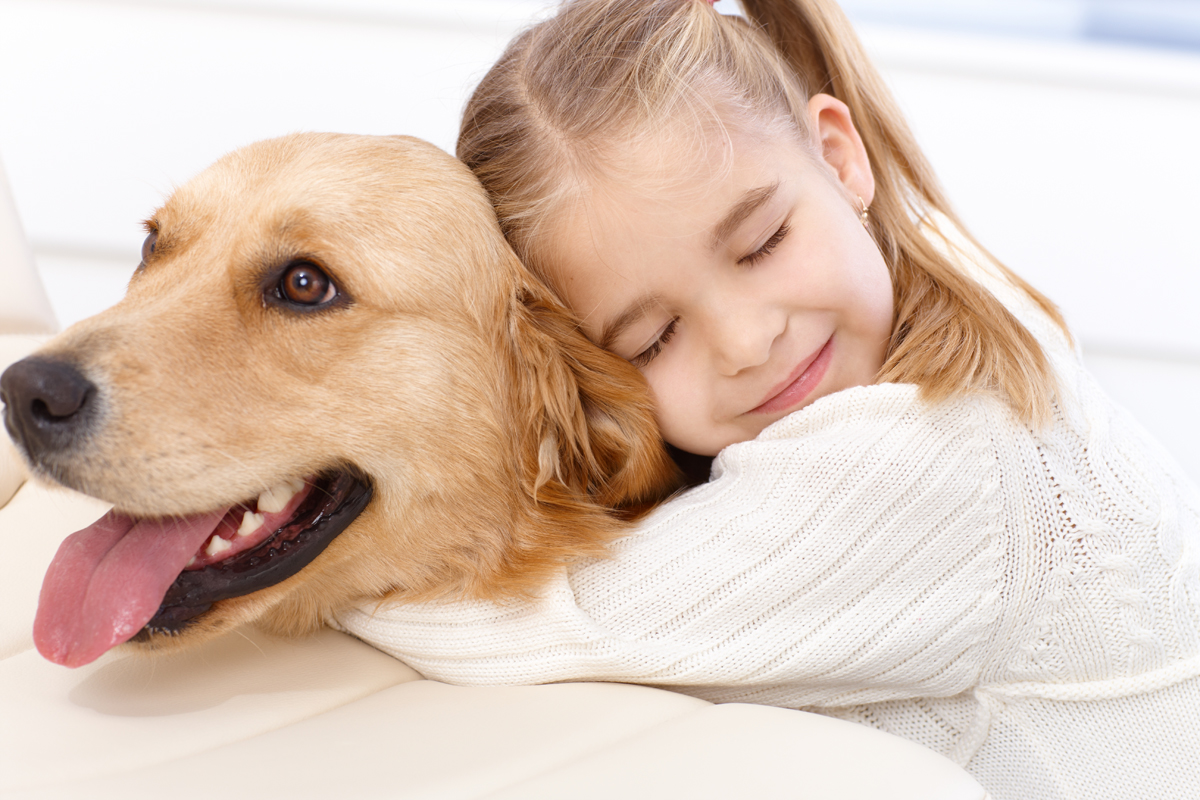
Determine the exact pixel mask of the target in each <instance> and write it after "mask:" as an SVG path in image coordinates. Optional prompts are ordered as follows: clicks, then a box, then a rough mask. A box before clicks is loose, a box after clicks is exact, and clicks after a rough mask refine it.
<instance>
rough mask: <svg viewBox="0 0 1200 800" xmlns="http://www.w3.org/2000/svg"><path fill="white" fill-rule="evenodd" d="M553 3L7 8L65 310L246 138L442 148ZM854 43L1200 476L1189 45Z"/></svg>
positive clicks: (1196, 167) (905, 37)
mask: <svg viewBox="0 0 1200 800" xmlns="http://www.w3.org/2000/svg"><path fill="white" fill-rule="evenodd" d="M548 2H549V0H527V1H525V2H520V1H519V0H439V1H438V2H437V3H433V2H426V1H425V0H341V1H340V2H335V0H247V2H236V0H140V2H139V1H138V0H125V1H124V2H118V1H117V0H0V157H2V158H3V159H4V161H5V164H6V166H7V169H8V173H9V177H10V179H11V182H12V188H13V193H14V195H15V197H16V201H17V204H18V207H19V210H20V212H21V215H22V217H23V220H24V223H25V226H26V228H27V230H28V232H29V235H30V237H31V239H32V242H33V246H34V250H35V253H36V255H37V258H38V261H39V265H40V267H41V269H42V272H43V275H44V277H45V279H46V281H47V283H48V285H49V289H50V292H51V298H52V301H53V302H54V303H55V305H56V308H57V310H58V313H59V316H60V319H61V320H62V321H63V322H70V321H72V320H74V319H77V318H79V317H81V316H84V315H86V314H90V313H92V312H94V311H95V310H98V309H99V308H102V307H104V306H106V305H108V304H110V303H111V302H113V301H115V300H116V299H117V298H118V297H119V296H120V293H121V291H122V286H123V283H124V280H125V279H126V277H127V276H128V275H129V273H130V272H131V271H132V268H133V266H134V264H136V262H137V260H138V256H137V253H138V249H139V247H140V243H141V239H142V233H141V230H140V228H139V224H138V223H139V221H140V220H141V219H142V218H144V217H145V216H147V215H148V214H149V213H150V212H151V211H152V209H153V208H154V207H155V205H156V204H157V203H158V202H159V201H160V200H161V199H162V198H163V197H164V196H165V195H166V194H167V193H169V192H170V190H171V187H172V186H173V185H176V184H177V183H179V182H181V181H183V180H185V179H186V178H187V177H189V176H190V175H191V174H193V173H194V172H196V171H198V170H199V169H200V168H202V167H203V166H204V165H206V164H207V163H209V162H210V161H212V160H213V159H214V158H216V157H217V156H219V155H220V154H221V153H223V152H226V151H228V150H230V149H232V148H235V147H237V146H239V145H241V144H244V143H246V142H249V141H253V140H255V139H258V138H262V137H266V136H274V135H279V134H283V133H287V132H290V131H295V130H338V131H350V132H361V133H409V134H413V135H416V136H421V137H423V138H426V139H429V140H431V141H433V142H434V143H435V144H438V145H440V146H442V147H443V148H446V149H452V147H453V141H454V135H455V131H456V127H457V118H458V114H459V111H460V109H461V106H462V103H463V101H464V100H465V97H466V94H467V92H468V91H469V89H470V87H471V86H472V85H473V84H474V82H475V81H476V80H478V78H479V77H480V76H481V74H482V72H483V71H484V70H485V69H486V68H487V66H488V65H489V64H490V63H491V61H492V60H493V59H494V58H495V57H496V55H498V54H499V52H500V50H501V48H502V47H503V45H504V43H505V42H506V41H507V40H508V38H509V37H510V36H511V35H512V33H513V32H515V31H516V30H517V29H518V28H519V27H520V26H521V25H522V24H524V23H525V22H526V21H527V20H529V19H531V18H532V17H534V16H536V15H537V14H539V13H544V9H545V8H546V7H547V4H548ZM727 4H728V0H725V2H723V4H722V5H727ZM862 33H863V36H864V39H865V41H866V44H867V46H868V49H869V50H870V51H871V52H872V54H873V56H874V57H875V59H876V61H877V63H878V64H879V66H880V67H881V69H882V70H883V71H884V74H885V76H886V77H887V79H888V80H889V82H890V84H891V85H892V87H893V89H894V91H895V92H896V94H897V97H898V99H899V101H900V103H901V105H902V106H903V107H904V108H905V110H906V112H907V113H908V114H909V116H910V120H911V122H912V124H913V126H914V128H915V130H916V133H917V135H918V138H919V139H920V141H921V142H922V143H923V145H924V146H925V148H926V150H927V152H928V153H929V155H930V157H931V158H932V160H933V162H934V164H935V166H936V167H937V168H938V170H939V173H940V174H941V176H942V178H943V180H944V182H945V184H946V186H947V188H948V190H949V193H950V196H951V197H952V198H953V199H954V201H955V202H956V204H957V206H958V207H959V209H960V211H961V212H962V214H963V216H964V217H965V219H966V220H967V222H968V223H969V224H970V225H971V226H972V228H973V229H974V231H975V232H976V233H977V234H978V235H979V237H980V238H981V239H982V240H983V241H984V243H985V244H987V245H988V246H989V247H991V248H992V249H993V250H994V251H995V252H996V253H997V254H998V255H1000V256H1001V257H1002V258H1003V259H1004V260H1006V261H1007V262H1008V263H1009V264H1010V266H1012V267H1014V268H1015V269H1016V270H1017V271H1018V272H1020V273H1021V274H1023V275H1025V276H1026V277H1027V278H1029V279H1030V280H1031V281H1032V282H1033V283H1034V284H1035V285H1037V286H1038V287H1039V288H1041V289H1043V290H1044V291H1046V292H1047V293H1048V294H1049V295H1050V296H1051V297H1052V298H1054V299H1055V300H1056V301H1057V302H1059V303H1060V304H1061V305H1062V307H1063V309H1064V310H1065V311H1066V313H1067V315H1068V318H1069V319H1070V321H1071V323H1072V325H1073V328H1074V330H1075V333H1076V334H1077V336H1078V338H1079V339H1080V340H1081V341H1082V343H1083V345H1084V347H1085V352H1086V353H1087V355H1088V359H1089V362H1090V363H1091V364H1092V366H1093V368H1094V369H1095V370H1096V371H1097V373H1098V375H1099V376H1100V377H1101V378H1102V380H1104V381H1106V383H1107V384H1108V386H1109V388H1110V391H1112V392H1113V393H1114V394H1115V395H1116V396H1117V397H1118V399H1121V400H1122V401H1123V402H1126V403H1127V404H1128V405H1130V406H1131V407H1133V408H1134V409H1135V412H1136V413H1138V414H1139V415H1140V416H1141V417H1142V418H1143V421H1144V422H1146V423H1147V425H1148V426H1149V427H1151V428H1152V429H1155V430H1156V432H1157V433H1158V434H1159V435H1160V437H1161V438H1163V439H1164V440H1165V441H1166V443H1167V444H1168V446H1169V447H1173V448H1174V449H1175V452H1176V454H1177V455H1178V456H1179V457H1180V459H1181V460H1183V461H1184V462H1185V463H1186V465H1187V466H1188V467H1189V468H1190V469H1191V470H1192V472H1193V474H1194V475H1196V476H1197V477H1200V424H1198V423H1195V422H1193V421H1192V417H1193V415H1192V413H1191V409H1192V406H1193V405H1194V404H1195V402H1194V401H1195V398H1196V397H1197V396H1198V395H1197V390H1198V389H1200V325H1198V324H1197V322H1196V318H1197V315H1196V313H1195V311H1194V309H1193V306H1194V305H1195V300H1194V299H1193V298H1196V297H1200V269H1197V267H1198V266H1200V256H1197V254H1196V249H1195V247H1194V245H1193V239H1194V232H1195V231H1196V230H1197V224H1196V222H1195V217H1196V215H1197V211H1198V206H1200V203H1198V202H1197V200H1196V199H1195V195H1194V191H1195V187H1196V186H1200V150H1198V149H1197V148H1196V147H1195V142H1196V140H1197V138H1198V137H1197V134H1198V132H1200V57H1198V56H1196V55H1188V54H1184V53H1162V52H1153V51H1148V50H1141V51H1140V50H1136V49H1128V48H1118V47H1104V46H1097V45H1084V44H1073V43H1069V42H1054V41H1049V40H1021V39H1003V38H988V37H983V36H968V35H963V34H951V33H945V32H942V33H920V32H914V31H911V30H907V31H906V30H902V29H888V28H882V27H866V28H863V29H862Z"/></svg>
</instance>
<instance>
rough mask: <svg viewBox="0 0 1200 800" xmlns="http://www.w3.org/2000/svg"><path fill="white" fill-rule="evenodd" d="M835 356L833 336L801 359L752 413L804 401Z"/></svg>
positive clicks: (783, 407)
mask: <svg viewBox="0 0 1200 800" xmlns="http://www.w3.org/2000/svg"><path fill="white" fill-rule="evenodd" d="M832 356H833V337H832V336H831V337H830V338H829V339H828V340H827V341H826V342H825V344H823V345H822V346H821V349H820V350H818V351H817V352H816V353H814V354H812V355H811V356H809V357H808V358H806V359H804V361H801V362H800V363H799V364H798V365H797V366H796V369H795V370H793V371H792V374H791V375H789V376H788V378H787V380H786V381H784V382H783V384H781V385H780V386H777V387H775V388H774V389H772V390H771V394H769V395H767V399H766V400H764V401H763V403H762V405H760V406H758V407H757V408H753V409H751V410H750V412H749V413H751V414H774V413H775V412H777V411H786V410H788V409H791V408H795V407H796V406H798V405H799V404H800V403H802V402H804V398H806V397H808V396H809V395H810V394H812V391H813V389H816V388H817V385H818V384H820V383H821V379H822V378H824V377H825V370H826V368H827V367H828V366H829V360H830V358H831V357H832Z"/></svg>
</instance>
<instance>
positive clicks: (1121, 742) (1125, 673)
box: [338, 251, 1200, 800]
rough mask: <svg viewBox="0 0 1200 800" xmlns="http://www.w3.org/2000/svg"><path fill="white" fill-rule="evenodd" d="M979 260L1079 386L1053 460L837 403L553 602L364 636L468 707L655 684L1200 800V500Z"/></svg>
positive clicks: (1125, 789) (970, 410) (917, 408)
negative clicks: (478, 687) (572, 688)
mask: <svg viewBox="0 0 1200 800" xmlns="http://www.w3.org/2000/svg"><path fill="white" fill-rule="evenodd" d="M956 252H958V251H956ZM968 260H969V261H971V262H972V263H970V264H968V265H967V268H968V269H970V270H972V273H973V274H975V275H976V276H977V277H978V278H979V279H980V280H981V281H983V282H984V283H985V285H987V286H988V287H989V288H990V289H991V290H992V291H993V292H994V293H995V294H996V295H997V297H999V299H1000V300H1001V301H1002V302H1004V303H1005V304H1006V305H1007V306H1008V307H1009V308H1010V309H1011V310H1012V311H1013V312H1014V313H1015V314H1016V315H1017V316H1018V317H1019V318H1020V319H1021V320H1022V322H1024V323H1025V324H1026V326H1027V327H1028V328H1029V329H1030V330H1031V332H1033V333H1034V335H1035V336H1037V337H1038V339H1039V340H1040V341H1041V343H1042V345H1043V347H1044V348H1045V349H1046V351H1047V353H1048V354H1049V355H1050V357H1051V360H1052V362H1053V365H1054V368H1055V371H1056V373H1057V374H1058V377H1059V380H1060V382H1061V386H1062V390H1061V396H1060V397H1059V398H1058V402H1057V403H1056V405H1055V415H1054V419H1053V420H1052V422H1051V423H1050V424H1048V425H1046V426H1045V427H1044V428H1043V429H1041V430H1039V431H1038V432H1037V433H1036V434H1035V433H1032V432H1030V431H1029V430H1028V429H1027V428H1025V427H1024V426H1023V425H1021V424H1020V423H1019V422H1018V421H1017V419H1016V418H1015V417H1014V415H1013V414H1012V412H1011V411H1010V410H1009V408H1008V407H1007V406H1006V405H1005V404H1004V403H1003V402H1002V401H1001V400H999V399H997V398H994V397H990V396H983V395H977V396H968V397H963V398H959V399H956V400H953V401H950V402H947V403H943V404H941V405H938V406H934V407H930V406H928V405H925V404H924V403H922V402H921V401H920V400H919V399H918V396H917V391H916V389H915V387H912V386H905V385H880V386H870V387H861V388H857V389H851V390H848V391H844V392H839V393H837V394H835V395H832V396H829V397H826V398H823V399H821V400H819V401H817V402H815V403H813V404H812V405H811V406H809V407H808V408H805V409H802V410H801V411H798V412H796V413H795V414H792V415H790V416H788V417H787V418H785V419H783V420H780V421H779V422H777V423H775V424H774V425H772V426H771V427H769V428H768V429H767V430H765V431H764V432H763V433H762V434H761V435H760V436H759V437H758V438H757V439H755V440H754V441H750V442H743V443H741V444H736V445H733V446H731V447H729V448H726V449H725V450H724V451H723V452H722V453H721V454H720V455H719V456H718V457H717V459H716V461H715V462H714V466H713V479H712V481H711V482H710V483H708V484H705V485H703V486H700V487H697V488H695V489H693V490H691V491H689V492H688V493H686V494H685V495H683V496H681V497H679V498H677V499H675V500H672V501H671V502H669V503H667V504H665V505H664V506H662V507H661V508H659V509H658V510H657V511H656V512H655V513H654V514H653V515H652V516H650V517H649V518H648V519H647V520H646V521H645V522H644V523H643V524H642V525H640V526H639V528H638V529H637V531H636V532H635V533H634V534H633V535H631V536H629V537H627V538H625V539H623V540H622V541H620V542H619V543H617V545H616V546H615V547H614V548H613V552H612V557H611V558H609V559H604V560H592V561H586V562H583V563H580V564H576V565H572V566H571V567H570V568H568V569H565V570H564V571H563V572H562V574H561V575H560V576H559V577H558V579H557V580H556V581H555V582H554V583H553V585H551V586H550V587H549V588H548V590H547V592H546V594H545V596H544V598H543V599H542V600H541V601H540V602H537V603H530V604H511V605H494V604H489V603H480V602H470V603H445V604H421V605H396V606H385V607H382V608H378V609H376V608H375V607H363V608H361V609H357V610H354V611H351V612H348V613H346V614H344V615H342V616H341V617H340V618H339V620H338V624H339V626H340V627H342V628H343V629H345V630H347V631H349V632H351V633H353V634H355V635H357V636H359V637H361V638H363V639H365V640H366V641H368V642H370V643H371V644H374V645H375V646H376V647H379V648H380V649H382V650H384V651H386V652H388V653H391V654H393V655H394V656H396V657H397V658H400V659H402V660H404V661H405V662H406V663H408V664H410V665H411V666H413V667H414V668H415V669H417V670H418V671H420V672H421V673H422V674H424V675H425V676H427V677H429V678H434V679H437V680H442V681H447V682H450V683H458V684H512V683H516V684H531V683H546V682H551V681H568V680H611V681H625V682H636V683H647V684H654V685H658V686H662V687H666V688H671V689H675V690H678V691H682V692H686V693H688V694H693V695H696V696H698V697H703V698H706V699H709V700H713V701H718V702H729V701H740V702H753V703H767V704H772V705H780V706H786V707H791V708H804V709H807V710H811V711H818V712H821V713H825V714H829V715H832V716H837V717H841V718H843V719H849V720H854V721H857V722H861V723H864V724H868V725H872V726H874V727H877V728H881V729H883V730H886V731H889V732H892V733H895V734H898V735H900V736H903V737H905V738H908V739H912V740H915V741H917V742H920V743H922V744H924V745H926V746H928V747H930V748H932V749H934V750H936V751H938V752H941V753H943V754H945V755H948V756H950V757H951V758H953V759H955V760H956V761H957V762H958V763H960V764H962V765H964V766H965V767H966V768H967V770H968V771H970V772H971V773H972V774H973V775H974V776H975V777H976V778H977V779H978V780H979V781H980V782H981V783H982V784H983V785H984V786H985V787H986V788H987V789H988V791H989V792H990V793H991V794H992V795H993V797H994V798H996V800H1042V799H1045V800H1058V799H1059V798H1120V799H1121V800H1131V799H1132V798H1147V799H1149V798H1153V799H1154V800H1163V799H1164V798H1180V799H1183V798H1188V799H1189V800H1196V798H1200V495H1198V493H1197V490H1196V488H1195V486H1194V485H1193V484H1192V483H1191V482H1190V481H1189V480H1188V479H1187V478H1186V477H1185V476H1184V475H1183V473H1182V471H1181V470H1180V469H1179V468H1178V466H1176V465H1175V464H1174V462H1173V461H1172V460H1171V458H1170V457H1169V456H1168V455H1167V454H1166V453H1165V451H1163V450H1162V449H1161V448H1160V447H1159V446H1158V445H1157V444H1156V443H1155V442H1153V441H1152V440H1151V439H1150V437H1149V436H1148V434H1146V433H1145V432H1144V431H1143V430H1142V429H1141V428H1140V427H1139V426H1138V425H1137V424H1136V423H1135V422H1133V421H1132V420H1131V419H1130V418H1129V417H1128V416H1127V415H1126V414H1125V413H1124V412H1123V411H1122V410H1121V409H1119V408H1117V407H1116V406H1115V405H1114V404H1113V403H1112V402H1111V401H1110V400H1109V399H1108V398H1107V397H1106V396H1105V395H1104V393H1103V392H1102V391H1101V390H1100V388H1099V387H1098V386H1097V385H1096V383H1095V381H1094V380H1093V379H1092V377H1091V376H1090V375H1089V374H1088V373H1087V371H1086V370H1085V369H1084V368H1083V366H1082V365H1081V363H1080V361H1079V358H1078V354H1077V353H1075V352H1073V351H1072V349H1071V348H1070V346H1069V345H1068V343H1067V340H1066V339H1065V337H1064V336H1063V334H1062V332H1061V331H1059V330H1058V328H1057V327H1056V326H1055V325H1054V324H1053V323H1052V322H1051V321H1050V320H1049V319H1048V318H1047V317H1046V316H1045V315H1044V314H1043V313H1042V312H1041V311H1040V310H1039V309H1037V308H1036V307H1035V306H1034V305H1033V304H1032V303H1031V302H1030V301H1029V300H1028V298H1026V297H1025V296H1024V295H1023V294H1021V293H1019V292H1016V291H1014V290H1013V289H1012V288H1011V287H1010V286H1008V285H1007V284H1006V283H1004V282H1003V280H1002V279H1001V278H1000V277H999V276H998V275H997V274H995V273H994V272H992V271H991V270H989V269H988V268H987V267H984V266H981V265H980V264H979V263H978V260H977V259H968ZM797 781H798V782H801V783H802V781H803V776H802V775H797Z"/></svg>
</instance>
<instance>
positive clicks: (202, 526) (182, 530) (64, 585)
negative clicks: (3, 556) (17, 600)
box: [33, 510, 225, 667]
mask: <svg viewBox="0 0 1200 800" xmlns="http://www.w3.org/2000/svg"><path fill="white" fill-rule="evenodd" d="M223 516H225V511H224V510H221V511H214V512H211V513H208V514H198V515H196V516H193V517H181V518H180V517H177V518H169V519H134V518H132V517H128V516H126V515H124V514H119V513H117V512H115V511H110V512H109V513H108V514H106V515H105V516H103V517H101V518H100V520H99V521H97V522H95V523H93V524H92V525H90V526H88V527H87V528H84V529H83V530H81V531H79V532H78V533H73V534H71V535H70V536H69V537H67V539H66V541H64V542H63V543H62V545H61V546H60V547H59V548H58V553H57V554H55V556H54V561H52V562H51V563H50V568H49V569H48V570H46V579H45V580H44V581H42V592H41V594H40V595H39V596H38V610H37V618H36V619H35V621H34V623H33V640H34V643H35V644H36V645H37V649H38V652H40V653H41V654H42V655H43V656H45V657H46V658H48V659H50V660H51V661H53V662H55V663H56V664H62V665H64V666H68V667H81V666H83V665H84V664H89V663H91V662H92V661H95V660H96V659H97V658H99V657H100V656H101V655H103V654H104V653H105V652H106V651H107V650H108V649H109V648H111V647H115V646H116V645H118V644H121V643H122V642H124V641H127V640H128V639H130V638H131V637H132V636H133V635H134V634H136V633H137V632H138V631H140V630H141V629H142V626H144V625H145V624H146V623H147V622H149V621H150V618H151V617H153V616H154V613H155V612H156V611H158V607H159V605H160V604H161V603H162V599H163V595H165V594H166V593H167V589H168V588H169V587H170V586H171V584H172V583H173V582H174V581H175V578H176V577H178V575H179V573H180V572H182V571H183V568H184V567H186V566H187V563H188V559H190V558H191V557H192V556H193V555H194V554H195V553H196V551H197V550H198V549H199V548H200V546H201V545H202V544H203V543H204V541H205V540H206V539H207V538H208V537H209V536H210V535H211V534H212V532H213V531H214V530H215V529H216V527H217V524H218V523H220V521H221V518H222V517H223Z"/></svg>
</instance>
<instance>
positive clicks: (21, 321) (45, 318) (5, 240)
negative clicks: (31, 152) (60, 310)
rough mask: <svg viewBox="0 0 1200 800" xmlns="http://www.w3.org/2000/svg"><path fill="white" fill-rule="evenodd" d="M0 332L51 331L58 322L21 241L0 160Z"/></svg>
mask: <svg viewBox="0 0 1200 800" xmlns="http://www.w3.org/2000/svg"><path fill="white" fill-rule="evenodd" d="M0 275H3V276H4V280H5V287H4V291H3V292H0V334H4V333H54V332H55V331H56V330H58V323H57V322H56V321H55V319H54V311H53V310H52V309H51V308H50V299H49V298H48V297H47V296H46V289H45V287H43V286H42V282H41V280H40V279H39V278H38V274H37V270H36V269H35V267H34V263H33V252H32V251H31V250H30V249H29V243H28V242H26V240H25V233H24V232H23V231H22V230H21V223H20V221H19V218H18V217H17V207H16V204H15V203H14V202H13V197H12V193H11V192H10V191H9V189H8V177H7V175H5V173H4V164H3V163H2V162H0Z"/></svg>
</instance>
